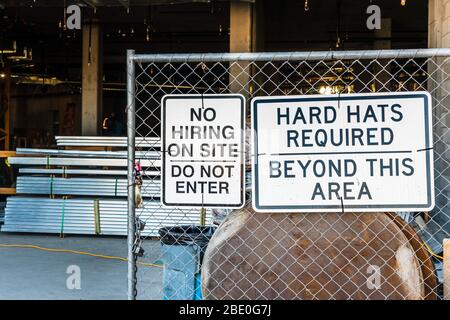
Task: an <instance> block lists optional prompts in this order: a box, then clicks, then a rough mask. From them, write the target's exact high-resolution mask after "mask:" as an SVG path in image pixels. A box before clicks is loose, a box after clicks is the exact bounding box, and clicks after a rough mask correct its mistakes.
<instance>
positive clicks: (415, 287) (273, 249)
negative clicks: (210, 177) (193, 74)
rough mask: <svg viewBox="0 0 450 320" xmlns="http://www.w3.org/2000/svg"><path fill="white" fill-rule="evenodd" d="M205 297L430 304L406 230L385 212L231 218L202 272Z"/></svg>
mask: <svg viewBox="0 0 450 320" xmlns="http://www.w3.org/2000/svg"><path fill="white" fill-rule="evenodd" d="M202 283H203V294H204V298H205V299H434V298H436V295H435V293H434V291H433V289H434V288H435V287H436V277H435V271H434V267H433V264H432V261H431V258H430V256H429V254H428V252H427V251H426V250H425V249H424V248H423V244H422V243H421V241H420V239H419V238H418V236H417V234H416V233H415V232H414V230H413V229H412V228H410V227H409V226H408V225H406V224H405V223H404V222H403V220H401V219H400V218H397V217H396V215H393V214H385V213H324V214H321V213H311V214H301V213H295V214H292V213H255V212H254V211H253V210H252V209H251V208H248V207H247V208H244V209H242V210H236V211H234V212H233V213H231V214H230V215H229V216H228V217H227V218H226V219H225V220H224V222H223V223H222V224H221V225H220V227H219V228H218V229H217V231H216V233H215V234H214V236H213V238H212V239H211V241H210V243H209V246H208V248H207V250H206V253H205V257H204V261H203V268H202Z"/></svg>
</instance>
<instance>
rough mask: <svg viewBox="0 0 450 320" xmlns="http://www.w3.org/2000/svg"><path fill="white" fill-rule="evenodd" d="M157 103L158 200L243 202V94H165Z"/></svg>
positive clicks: (228, 205) (236, 204)
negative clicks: (159, 138)
mask: <svg viewBox="0 0 450 320" xmlns="http://www.w3.org/2000/svg"><path fill="white" fill-rule="evenodd" d="M161 105H162V117H161V119H162V121H161V125H162V132H161V133H162V175H161V177H162V190H161V193H162V203H163V204H164V205H165V206H171V207H182V206H188V207H221V208H241V207H243V205H244V197H245V189H244V157H245V154H244V153H245V151H244V146H245V143H244V138H245V133H244V132H245V99H244V97H243V96H242V95H239V94H220V95H208V94H205V95H189V94H188V95H166V96H164V97H163V98H162V103H161Z"/></svg>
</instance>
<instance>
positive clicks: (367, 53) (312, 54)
mask: <svg viewBox="0 0 450 320" xmlns="http://www.w3.org/2000/svg"><path fill="white" fill-rule="evenodd" d="M130 53H131V55H130V56H131V58H132V59H133V60H134V61H135V62H138V63H149V62H232V61H300V60H310V61H311V60H346V59H355V60H357V59H402V58H404V59H407V58H433V57H450V48H437V49H405V50H355V51H305V52H242V53H186V54H184V53H181V54H178V53H177V54H172V53H158V54H134V51H132V50H130Z"/></svg>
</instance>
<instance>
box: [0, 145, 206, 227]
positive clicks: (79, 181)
mask: <svg viewBox="0 0 450 320" xmlns="http://www.w3.org/2000/svg"><path fill="white" fill-rule="evenodd" d="M56 141H57V143H58V146H59V147H63V146H80V147H82V146H99V147H108V146H110V147H111V146H112V147H117V148H118V149H119V150H120V149H121V148H122V149H123V148H124V147H126V143H127V140H126V138H125V137H56ZM159 146H160V139H159V138H145V139H136V147H139V148H140V151H137V152H136V159H137V160H139V161H140V163H141V166H142V168H143V170H144V171H143V176H144V179H143V185H142V188H141V195H142V197H143V198H144V208H143V209H137V214H138V215H139V214H140V215H141V219H142V220H144V221H146V222H147V224H146V229H145V231H144V234H145V235H151V236H157V231H158V229H159V228H160V227H162V226H169V225H177V224H197V223H198V222H199V220H200V212H199V210H196V209H185V208H183V209H182V210H181V209H168V208H163V207H161V204H160V202H159V200H158V198H159V197H160V180H159V176H160V166H161V160H160V152H159V150H158V148H159ZM116 150H117V149H116ZM16 153H17V154H18V155H32V156H31V157H20V156H18V157H10V158H9V159H8V160H9V163H10V164H13V165H20V166H22V167H21V168H20V169H19V173H20V174H23V175H21V176H19V177H18V178H17V187H16V192H17V193H18V194H20V195H21V196H13V197H9V198H8V199H7V204H6V209H5V224H4V226H3V227H2V229H1V231H3V232H41V233H60V232H63V233H72V234H105V235H126V234H127V200H126V197H127V190H128V181H127V179H126V175H127V170H126V167H127V154H126V151H122V150H120V151H95V150H54V149H28V148H19V149H17V150H16ZM23 166H25V167H23ZM30 166H31V167H30ZM33 166H38V167H33ZM55 175H61V176H59V177H56V176H55ZM71 175H78V177H71ZM80 176H81V177H80ZM24 195H45V196H46V197H45V198H44V197H27V196H24ZM48 195H51V196H57V197H58V196H70V198H66V199H61V198H60V199H55V198H54V197H52V198H50V197H48ZM77 196H82V197H81V198H74V197H77ZM97 197H109V198H106V199H105V198H102V199H100V200H96V199H97ZM210 221H211V214H210V212H209V211H208V213H207V223H210ZM99 230H100V231H99Z"/></svg>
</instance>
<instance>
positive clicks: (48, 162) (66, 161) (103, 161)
mask: <svg viewBox="0 0 450 320" xmlns="http://www.w3.org/2000/svg"><path fill="white" fill-rule="evenodd" d="M136 160H139V159H136ZM8 161H9V163H10V164H14V165H36V166H47V167H48V166H64V167H67V166H79V167H126V166H127V159H110V158H51V157H9V158H8ZM139 161H140V162H141V165H142V167H144V168H145V167H160V166H161V160H151V159H140V160H139Z"/></svg>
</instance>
